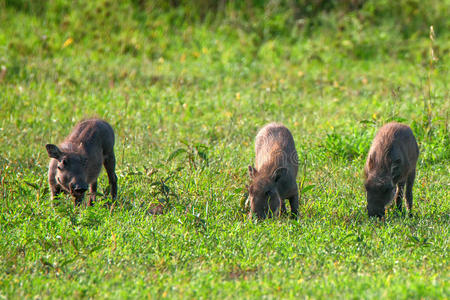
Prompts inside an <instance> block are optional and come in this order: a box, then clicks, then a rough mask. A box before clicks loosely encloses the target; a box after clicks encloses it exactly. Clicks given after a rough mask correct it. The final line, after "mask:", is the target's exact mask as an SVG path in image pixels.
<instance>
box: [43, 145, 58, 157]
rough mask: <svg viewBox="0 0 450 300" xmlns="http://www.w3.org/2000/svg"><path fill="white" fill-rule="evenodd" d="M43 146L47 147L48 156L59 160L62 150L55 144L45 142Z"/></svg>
mask: <svg viewBox="0 0 450 300" xmlns="http://www.w3.org/2000/svg"><path fill="white" fill-rule="evenodd" d="M45 148H47V153H48V157H50V158H54V159H57V160H61V158H62V152H61V150H59V148H58V147H57V146H56V145H53V144H47V145H45Z"/></svg>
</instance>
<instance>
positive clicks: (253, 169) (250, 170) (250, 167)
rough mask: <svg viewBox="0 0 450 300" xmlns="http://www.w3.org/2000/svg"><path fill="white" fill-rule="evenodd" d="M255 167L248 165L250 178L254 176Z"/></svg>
mask: <svg viewBox="0 0 450 300" xmlns="http://www.w3.org/2000/svg"><path fill="white" fill-rule="evenodd" d="M256 173H257V171H256V169H255V168H253V167H252V166H248V176H250V178H253V177H255V176H256Z"/></svg>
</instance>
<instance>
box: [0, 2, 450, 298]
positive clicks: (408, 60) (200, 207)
mask: <svg viewBox="0 0 450 300" xmlns="http://www.w3.org/2000/svg"><path fill="white" fill-rule="evenodd" d="M374 2H376V1H369V4H371V5H373V3H374ZM381 2H382V1H381ZM381 2H380V3H381ZM11 3H16V4H15V5H12V4H11ZM24 3H27V2H26V1H25V2H24V1H0V67H1V66H4V67H5V68H6V72H5V73H4V75H1V73H0V193H1V194H0V210H1V212H0V234H1V239H0V297H3V298H6V299H15V298H17V299H21V298H34V297H38V298H39V297H40V298H100V299H101V298H143V297H146V298H164V297H167V298H239V299H240V298H260V297H265V298H297V297H301V298H345V299H348V298H367V299H379V298H394V299H412V298H425V299H436V298H437V299H439V298H440V299H446V298H449V297H450V282H449V281H450V280H449V279H450V272H449V271H450V268H449V267H450V266H449V260H448V257H449V254H450V253H449V228H450V226H449V224H450V222H449V221H450V218H449V217H450V201H449V182H450V176H449V170H450V168H449V166H450V150H449V149H450V138H449V133H448V117H449V115H448V113H449V106H450V101H449V94H448V90H449V86H448V79H449V78H450V77H449V70H448V66H449V62H448V53H449V50H450V43H449V40H450V39H449V35H448V27H443V28H438V27H435V31H436V38H435V40H434V42H431V41H430V39H429V37H428V27H427V26H426V27H423V26H422V25H423V24H422V23H421V22H420V21H421V20H422V21H423V20H425V21H423V22H427V21H428V19H427V18H425V17H423V19H420V18H419V17H417V18H416V19H414V22H409V23H408V22H407V21H405V20H407V16H406V17H405V19H404V20H403V19H397V20H398V22H392V19H390V18H389V16H388V17H386V18H384V19H381V20H380V21H378V22H374V21H373V19H372V18H371V16H370V15H367V14H368V11H370V10H369V9H370V5H369V4H368V5H366V6H365V8H364V9H365V10H364V9H363V10H362V12H360V13H358V12H354V11H351V12H347V14H345V17H339V16H340V14H339V13H333V12H330V13H329V14H328V13H323V14H319V15H317V16H315V17H308V18H306V24H307V26H306V27H305V28H303V29H302V28H300V29H298V28H294V29H292V28H289V27H288V26H284V25H283V24H284V22H288V21H287V20H288V19H289V16H290V15H289V14H283V11H279V10H281V8H278V9H279V10H276V9H275V10H274V11H275V12H274V13H273V15H269V16H268V15H267V14H268V13H267V11H266V14H263V13H261V12H260V11H259V10H257V13H256V15H250V17H249V18H250V19H248V20H247V19H245V18H242V16H241V14H244V13H243V12H245V10H238V9H236V8H234V7H233V6H232V5H234V4H233V3H234V2H232V3H231V4H230V5H229V7H227V9H226V10H225V12H224V13H223V16H222V17H221V18H219V19H218V20H215V21H211V20H214V18H213V17H212V16H211V15H206V17H204V18H203V19H202V18H199V19H198V20H197V19H195V18H193V20H192V19H187V20H184V19H183V18H184V17H185V16H186V14H187V12H186V11H187V10H188V9H189V8H191V9H192V7H190V6H188V5H187V6H185V7H184V6H181V7H179V8H176V9H175V8H166V9H165V10H163V11H157V13H153V14H150V15H149V16H146V15H145V13H142V12H140V11H139V9H138V8H134V7H133V6H132V5H131V4H126V5H125V4H124V5H123V6H119V7H115V6H114V4H112V5H113V7H112V8H108V7H109V6H108V5H111V4H108V3H109V2H108V1H95V2H92V4H87V3H85V2H75V4H68V3H66V2H65V1H49V2H48V7H45V8H39V7H38V6H36V7H34V6H32V5H31V8H30V7H29V6H27V5H25V4H24ZM89 3H91V2H89ZM127 3H128V2H127ZM130 3H131V2H130ZM132 3H134V2H132ZM401 3H403V4H404V5H406V4H405V3H406V2H404V1H403V2H401ZM436 3H438V2H436ZM436 3H435V2H433V5H432V6H433V9H434V10H437V11H441V10H444V11H445V8H448V2H446V1H443V3H444V4H441V5H442V7H441V9H438V8H436V6H437V5H438V4H436ZM403 4H402V5H403ZM71 5H72V6H71ZM102 5H105V7H106V8H102ZM96 7H100V9H99V10H98V11H97V13H96V14H95V13H93V15H92V16H90V15H89V14H87V12H89V11H95V9H96ZM378 7H379V9H380V10H381V11H382V9H383V6H378ZM430 7H431V6H430ZM269 8H270V7H269ZM42 9H43V10H44V11H46V13H42ZM147 9H149V8H148V7H147ZM430 9H431V8H430ZM447 11H448V10H447ZM108 12H109V13H108ZM147 12H148V11H147ZM269 12H270V10H269ZM285 13H286V12H285ZM394 13H395V12H394ZM420 13H421V14H422V15H423V14H426V13H427V12H423V11H420ZM374 14H375V13H374ZM422 15H421V16H422ZM264 16H266V17H265V18H266V19H264ZM374 16H377V15H376V14H375V15H374ZM247 17H248V16H247ZM436 18H437V17H436ZM183 20H184V21H183ZM245 20H247V21H245ZM261 20H266V21H267V22H266V23H267V25H264V22H263V21H261ZM317 20H318V21H317ZM327 20H328V21H327ZM436 20H440V21H439V22H441V23H439V24H442V22H444V21H443V19H436ZM313 21H314V22H313ZM402 21H404V22H405V23H401V22H402ZM315 22H317V23H318V24H315ZM327 22H328V23H327ZM308 24H309V25H308ZM402 24H403V25H402ZM415 24H419V25H417V26H416V25H415ZM443 24H444V25H448V21H447V23H445V22H444V23H443ZM426 25H428V23H427V24H426ZM340 26H343V28H341V29H339V28H340ZM291 29H292V30H291ZM44 36H45V37H44ZM69 38H73V42H72V43H69V42H67V43H66V46H65V47H64V46H63V44H64V43H65V42H66V41H67V40H68V39H69ZM430 47H433V49H434V51H435V55H436V56H437V57H438V60H437V61H434V62H431V63H430V55H429V53H430ZM89 116H99V117H101V118H104V119H106V120H108V121H109V122H110V123H111V124H112V126H113V128H114V129H115V133H116V140H117V142H116V146H115V150H116V157H117V175H118V178H119V197H118V201H117V203H116V206H115V207H114V208H113V209H110V207H109V206H108V205H107V202H108V199H107V197H106V195H107V190H108V189H107V186H108V181H107V176H106V172H102V174H101V176H100V183H99V192H100V193H102V194H103V195H104V196H103V197H102V196H100V197H98V200H99V201H98V204H97V205H96V206H95V207H90V208H85V207H80V208H74V207H73V205H72V204H71V201H70V199H69V197H64V196H63V197H61V198H60V199H58V200H57V201H56V203H54V205H52V203H51V200H50V195H49V191H48V187H47V164H48V157H47V153H46V150H45V147H44V146H45V144H46V143H59V142H61V141H62V140H63V139H64V137H65V136H66V135H67V134H68V133H69V132H70V130H71V128H72V127H73V126H74V125H75V124H76V122H78V121H79V120H81V119H83V118H85V117H89ZM390 120H397V121H401V122H404V123H407V124H409V125H410V126H411V127H412V129H413V131H414V133H415V135H416V137H417V140H418V143H419V146H420V151H421V154H420V157H419V161H418V166H417V177H416V182H415V187H414V190H413V192H414V211H413V217H411V218H408V217H406V216H401V215H397V214H395V213H394V211H393V210H389V212H388V214H387V217H386V220H385V221H384V222H380V221H376V220H370V219H368V217H367V213H366V210H365V206H366V203H365V195H364V189H363V185H362V168H363V165H364V162H365V156H366V154H367V151H368V149H369V147H370V143H371V141H372V139H373V137H374V134H375V132H376V130H377V128H379V127H380V126H381V125H382V124H384V123H386V122H388V121H390ZM271 121H281V122H283V123H284V124H285V125H286V126H287V127H288V128H290V130H291V131H292V133H293V136H294V139H295V142H296V147H297V150H298V153H299V159H300V169H299V175H298V178H297V180H298V182H299V184H301V186H302V189H301V190H302V194H301V199H300V214H301V216H300V218H299V219H298V220H297V221H296V220H290V219H287V218H280V219H274V220H266V221H264V222H256V221H254V220H249V219H248V218H247V217H246V212H245V211H244V210H243V208H242V202H243V200H244V199H245V188H244V187H245V184H246V183H247V182H248V178H247V165H249V164H252V163H253V157H254V150H253V142H254V137H255V135H256V133H257V130H258V129H259V128H260V127H262V126H263V125H264V124H266V123H268V122H271ZM180 149H183V150H180ZM158 202H162V203H163V204H164V205H165V211H164V214H162V215H151V214H150V213H149V212H150V211H151V208H152V207H153V205H155V203H158Z"/></svg>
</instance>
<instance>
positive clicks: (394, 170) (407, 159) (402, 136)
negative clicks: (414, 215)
mask: <svg viewBox="0 0 450 300" xmlns="http://www.w3.org/2000/svg"><path fill="white" fill-rule="evenodd" d="M418 156H419V147H418V146H417V142H416V139H415V137H414V134H413V132H412V130H411V128H410V127H409V126H407V125H403V124H399V123H395V122H392V123H388V124H386V125H384V126H383V127H381V128H380V130H379V131H378V132H377V134H376V136H375V139H374V140H373V142H372V146H371V147H370V150H369V154H368V157H367V161H366V165H365V167H364V177H365V182H364V186H365V188H366V192H367V211H368V214H369V216H378V217H383V216H384V210H385V207H386V205H387V204H389V203H390V202H391V201H392V199H393V198H394V192H395V187H396V188H397V191H396V193H395V199H396V204H397V207H398V209H400V210H401V207H402V198H403V188H404V186H405V184H406V201H407V206H408V209H409V211H410V213H411V210H412V200H413V198H412V187H413V185H414V179H415V174H416V163H417V158H418Z"/></svg>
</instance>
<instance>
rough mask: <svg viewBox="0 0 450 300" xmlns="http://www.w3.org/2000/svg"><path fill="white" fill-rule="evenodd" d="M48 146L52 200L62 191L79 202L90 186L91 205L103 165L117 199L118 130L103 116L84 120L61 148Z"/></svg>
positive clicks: (112, 193)
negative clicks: (115, 148) (115, 146)
mask: <svg viewBox="0 0 450 300" xmlns="http://www.w3.org/2000/svg"><path fill="white" fill-rule="evenodd" d="M45 147H46V148H47V152H48V156H49V157H50V158H51V160H50V164H49V169H48V182H49V185H50V190H51V195H52V199H53V198H54V197H56V196H57V195H58V194H59V193H61V192H66V193H69V194H70V195H72V196H73V198H74V203H75V204H76V205H79V204H80V203H81V202H82V200H83V197H84V193H85V192H86V190H87V189H88V185H89V187H90V196H89V202H88V205H90V206H91V205H93V203H94V201H95V195H96V191H97V178H98V175H99V174H100V171H101V169H102V164H103V165H104V166H105V169H106V172H107V173H108V179H109V184H110V187H111V196H112V198H113V199H116V197H117V176H116V173H115V167H116V158H115V155H114V131H113V129H112V127H111V126H110V125H109V124H108V123H107V122H105V121H103V120H99V119H90V120H85V121H81V122H80V123H78V124H77V125H76V126H75V128H74V129H73V130H72V133H71V134H70V135H69V136H68V137H67V138H66V139H65V140H64V142H62V143H61V144H60V145H59V147H58V146H56V145H53V144H47V145H46V146H45Z"/></svg>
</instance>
